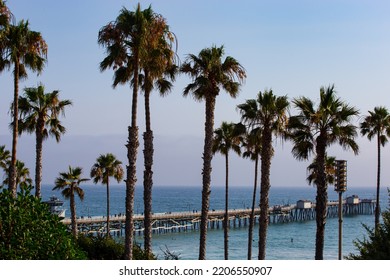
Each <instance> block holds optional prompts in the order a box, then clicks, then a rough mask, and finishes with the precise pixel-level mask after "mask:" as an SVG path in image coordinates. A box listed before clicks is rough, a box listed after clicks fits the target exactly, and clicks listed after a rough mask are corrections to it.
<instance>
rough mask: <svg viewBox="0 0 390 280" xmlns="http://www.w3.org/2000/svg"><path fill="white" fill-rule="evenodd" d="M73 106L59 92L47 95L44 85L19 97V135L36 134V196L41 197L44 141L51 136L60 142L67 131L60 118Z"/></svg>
mask: <svg viewBox="0 0 390 280" xmlns="http://www.w3.org/2000/svg"><path fill="white" fill-rule="evenodd" d="M70 105H72V102H71V101H70V100H67V99H65V100H61V99H60V98H59V91H58V90H55V91H53V92H50V93H45V88H44V86H43V85H39V86H38V87H31V88H26V89H25V90H24V95H23V96H21V97H19V111H20V120H19V134H22V133H23V132H27V133H35V139H36V147H35V149H36V151H35V152H36V156H35V196H37V197H41V183H42V148H43V141H44V140H45V139H47V138H48V137H49V136H52V137H55V139H56V141H57V142H59V141H60V139H61V135H62V134H64V133H65V131H66V129H65V127H64V126H62V124H61V122H60V120H59V116H60V114H61V115H63V116H64V115H65V108H66V107H67V106H70Z"/></svg>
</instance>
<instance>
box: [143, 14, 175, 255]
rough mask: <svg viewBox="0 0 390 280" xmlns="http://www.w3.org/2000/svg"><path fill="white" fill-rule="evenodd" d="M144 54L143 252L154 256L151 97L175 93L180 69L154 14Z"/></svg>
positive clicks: (166, 33) (170, 36)
mask: <svg viewBox="0 0 390 280" xmlns="http://www.w3.org/2000/svg"><path fill="white" fill-rule="evenodd" d="M146 37H147V41H146V45H145V50H144V52H143V55H142V56H141V58H140V63H141V65H142V66H141V68H142V70H143V75H141V76H140V83H141V85H142V89H143V92H144V96H145V127H146V130H145V133H144V134H143V138H144V165H145V170H144V182H143V183H144V249H145V254H147V255H151V254H152V186H153V171H152V165H153V153H154V148H153V131H152V129H151V116H150V94H151V92H152V90H153V89H154V88H156V89H157V90H158V91H159V93H160V95H161V96H165V95H166V94H167V93H168V92H170V91H171V89H172V83H171V82H170V80H171V81H174V80H175V74H176V72H177V66H176V65H175V51H174V49H173V45H174V43H175V41H176V40H175V36H174V34H173V33H172V32H171V31H170V30H169V26H168V25H167V22H166V20H165V18H163V17H162V16H161V15H159V14H155V13H153V16H152V19H151V20H150V21H149V22H148V29H147V34H146Z"/></svg>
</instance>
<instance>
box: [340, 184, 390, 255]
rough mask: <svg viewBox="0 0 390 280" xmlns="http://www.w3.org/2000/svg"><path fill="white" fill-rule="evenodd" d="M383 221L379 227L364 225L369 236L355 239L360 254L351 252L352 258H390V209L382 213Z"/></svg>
mask: <svg viewBox="0 0 390 280" xmlns="http://www.w3.org/2000/svg"><path fill="white" fill-rule="evenodd" d="M388 191H389V198H390V190H388ZM382 218H383V223H380V224H379V225H378V228H377V229H376V231H375V229H371V228H369V227H367V226H366V225H363V226H364V228H365V229H366V231H367V233H368V238H366V237H364V239H363V240H359V239H358V240H357V241H354V245H355V247H356V248H357V249H358V251H359V254H358V255H355V254H350V255H348V257H347V259H350V260H390V209H388V210H387V211H386V212H384V213H383V214H382Z"/></svg>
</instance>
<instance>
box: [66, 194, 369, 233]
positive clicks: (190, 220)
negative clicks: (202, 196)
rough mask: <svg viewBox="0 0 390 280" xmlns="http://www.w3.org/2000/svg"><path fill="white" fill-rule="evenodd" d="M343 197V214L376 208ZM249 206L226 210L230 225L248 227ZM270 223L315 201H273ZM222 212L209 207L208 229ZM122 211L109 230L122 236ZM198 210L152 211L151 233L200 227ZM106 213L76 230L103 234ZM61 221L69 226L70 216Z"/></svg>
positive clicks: (139, 225) (310, 208) (310, 209)
mask: <svg viewBox="0 0 390 280" xmlns="http://www.w3.org/2000/svg"><path fill="white" fill-rule="evenodd" d="M353 198H355V199H352V200H350V199H349V198H347V199H346V200H344V201H343V205H342V206H343V207H342V209H343V215H344V216H349V215H372V214H374V212H375V204H376V201H375V200H373V199H362V200H360V199H358V198H357V197H356V196H353ZM250 213H251V209H248V208H247V209H233V210H229V227H230V228H241V227H247V226H248V225H249V222H250ZM259 214H260V209H259V208H257V209H255V223H257V222H258V218H259ZM268 215H269V216H268V217H269V223H270V224H281V223H291V222H304V221H310V220H314V219H315V218H316V211H315V204H314V203H311V202H310V201H307V200H300V201H297V204H289V205H275V206H272V207H270V208H269V210H268ZM224 216H225V211H224V210H214V209H212V210H210V211H209V215H208V228H209V229H215V230H217V229H222V228H223V224H224V223H223V220H224ZM337 217H338V201H329V202H328V204H327V218H337ZM125 218H126V217H125V216H124V215H112V216H110V233H111V234H112V235H118V236H121V235H123V234H124V228H125ZM200 218H201V213H200V212H196V211H192V212H191V211H187V212H167V213H155V214H153V215H152V233H153V234H167V233H180V232H187V231H196V230H199V226H200ZM106 220H107V219H106V217H104V216H99V217H87V218H85V217H81V218H78V219H77V227H78V231H79V232H81V233H84V234H96V235H104V234H105V233H106V227H107V223H106ZM143 221H144V216H143V215H139V214H137V215H134V225H135V234H137V235H142V234H143V231H144V226H143ZM62 222H63V223H64V224H66V225H68V226H70V223H71V221H70V219H68V218H65V219H63V220H62Z"/></svg>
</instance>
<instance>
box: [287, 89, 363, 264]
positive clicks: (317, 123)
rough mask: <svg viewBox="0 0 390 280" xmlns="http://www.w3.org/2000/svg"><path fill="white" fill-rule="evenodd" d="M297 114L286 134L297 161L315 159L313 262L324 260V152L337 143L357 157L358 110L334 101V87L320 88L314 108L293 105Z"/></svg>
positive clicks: (305, 102) (303, 102) (300, 102)
mask: <svg viewBox="0 0 390 280" xmlns="http://www.w3.org/2000/svg"><path fill="white" fill-rule="evenodd" d="M293 104H294V106H295V107H296V109H297V110H298V114H297V115H295V116H292V117H290V119H289V130H290V133H289V135H290V137H291V139H292V141H293V148H292V154H293V155H294V157H295V158H297V159H298V160H307V159H308V158H309V156H310V155H311V154H314V155H315V159H316V165H315V169H316V170H315V173H316V180H315V184H316V186H317V196H316V223H317V231H316V249H315V259H316V260H322V259H323V249H324V233H325V224H326V207H327V201H328V192H327V183H326V165H325V162H326V154H327V153H326V151H327V148H328V147H329V146H331V145H332V144H335V143H338V144H339V145H340V146H341V147H342V148H344V149H352V151H353V152H354V153H355V154H357V153H358V151H359V147H358V145H357V143H356V142H355V137H356V136H357V127H356V126H354V125H353V124H352V119H353V117H355V116H357V115H358V110H356V109H355V108H354V107H352V106H349V105H348V104H347V103H345V102H343V101H342V100H341V99H340V98H337V97H336V93H335V89H334V85H332V86H329V87H326V88H325V87H321V89H320V102H319V104H318V106H317V108H315V107H314V105H315V104H314V102H313V101H311V100H310V99H308V98H306V97H300V98H296V99H294V101H293Z"/></svg>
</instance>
